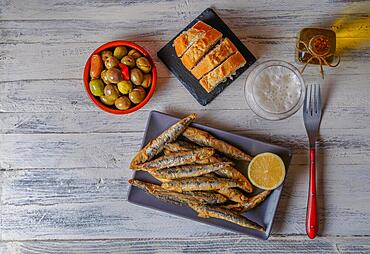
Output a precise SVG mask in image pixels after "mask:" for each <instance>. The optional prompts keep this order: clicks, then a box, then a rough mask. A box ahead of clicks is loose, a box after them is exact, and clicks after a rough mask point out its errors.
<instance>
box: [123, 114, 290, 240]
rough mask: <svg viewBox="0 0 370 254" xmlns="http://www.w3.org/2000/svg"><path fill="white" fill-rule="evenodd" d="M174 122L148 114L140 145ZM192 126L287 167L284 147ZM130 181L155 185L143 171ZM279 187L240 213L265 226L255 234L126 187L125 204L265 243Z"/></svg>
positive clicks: (162, 115)
mask: <svg viewBox="0 0 370 254" xmlns="http://www.w3.org/2000/svg"><path fill="white" fill-rule="evenodd" d="M178 120H179V118H176V117H173V116H169V115H167V114H164V113H161V112H157V111H151V113H150V116H149V119H148V122H147V126H146V130H145V133H144V139H143V143H142V146H145V145H146V144H147V143H148V142H149V141H150V140H152V139H154V138H156V137H157V136H158V135H160V134H161V133H162V132H163V131H164V130H166V129H168V128H169V127H170V126H171V125H173V124H174V123H176V122H177V121H178ZM192 126H194V127H197V128H199V129H202V130H205V131H208V132H209V133H211V134H212V135H213V136H215V137H216V138H219V139H222V140H224V141H226V142H228V143H230V144H232V145H234V146H236V147H238V148H240V149H241V150H243V151H245V152H247V153H248V154H250V155H256V154H259V153H263V152H272V153H275V154H277V155H279V156H280V157H281V158H282V159H283V161H284V164H285V167H286V169H288V166H289V163H290V160H291V157H292V153H291V151H290V150H289V149H287V148H284V147H281V146H277V145H272V144H268V143H264V142H261V141H258V140H255V139H251V138H247V137H244V136H240V135H236V134H232V133H229V132H226V131H222V130H218V129H214V128H211V127H208V126H205V125H200V124H195V123H194V124H192ZM237 166H238V168H239V169H243V170H242V172H245V171H246V170H245V169H246V168H247V164H245V163H244V164H243V163H238V165H237ZM133 178H135V179H139V180H143V181H146V182H151V183H157V184H158V183H159V182H158V181H157V180H156V179H155V178H153V177H152V176H151V175H150V174H149V173H147V172H144V171H135V172H134V174H133ZM282 188H283V185H281V186H280V187H278V188H277V189H275V190H274V191H273V192H272V193H271V194H270V196H269V197H268V198H266V200H265V201H264V202H263V203H262V204H261V205H259V206H257V207H256V208H254V209H252V210H251V211H248V212H246V213H245V214H244V216H245V217H247V218H248V219H250V220H251V221H254V222H256V223H258V224H260V225H263V226H265V227H266V232H265V233H263V232H259V231H257V230H254V229H250V228H245V227H241V226H238V225H236V224H233V223H230V222H227V221H224V220H220V219H213V218H209V219H204V218H200V217H198V216H197V214H196V213H195V212H194V211H193V210H192V209H190V208H188V207H184V206H178V205H174V204H171V203H166V202H164V201H161V200H159V199H157V198H155V197H153V196H152V195H150V194H148V193H146V192H145V191H143V190H141V189H139V188H137V187H134V186H131V187H130V190H129V192H128V201H129V202H131V203H134V204H137V205H141V206H145V207H150V208H153V209H156V210H160V211H164V212H167V213H170V214H174V215H177V216H181V217H184V218H188V219H191V220H195V221H198V222H202V223H205V224H209V225H213V226H217V227H220V228H224V229H227V230H231V231H234V232H238V233H243V234H247V235H251V236H254V237H257V238H260V239H265V240H266V239H267V238H268V237H269V235H270V232H271V229H272V223H273V220H274V217H275V212H276V209H277V206H278V202H279V199H280V195H281V191H282ZM260 191H261V190H259V189H257V188H256V190H255V193H258V192H260Z"/></svg>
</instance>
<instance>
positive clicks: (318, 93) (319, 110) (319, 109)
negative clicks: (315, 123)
mask: <svg viewBox="0 0 370 254" xmlns="http://www.w3.org/2000/svg"><path fill="white" fill-rule="evenodd" d="M317 90H318V91H317V110H318V113H319V114H321V91H320V85H317Z"/></svg>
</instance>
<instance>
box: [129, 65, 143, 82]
mask: <svg viewBox="0 0 370 254" xmlns="http://www.w3.org/2000/svg"><path fill="white" fill-rule="evenodd" d="M130 79H131V82H132V83H134V84H135V85H137V86H140V85H141V83H142V82H143V79H144V75H143V73H142V72H141V71H140V70H139V69H138V68H133V69H132V70H131V73H130Z"/></svg>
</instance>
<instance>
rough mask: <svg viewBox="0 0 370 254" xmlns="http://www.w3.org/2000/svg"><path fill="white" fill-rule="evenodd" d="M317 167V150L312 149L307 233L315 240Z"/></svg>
mask: <svg viewBox="0 0 370 254" xmlns="http://www.w3.org/2000/svg"><path fill="white" fill-rule="evenodd" d="M315 171H316V167H315V148H310V186H309V189H308V203H307V215H306V232H307V235H308V237H309V238H311V239H313V238H315V237H316V234H317V209H316V208H317V207H316V174H315V173H316V172H315Z"/></svg>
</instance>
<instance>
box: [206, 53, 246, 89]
mask: <svg viewBox="0 0 370 254" xmlns="http://www.w3.org/2000/svg"><path fill="white" fill-rule="evenodd" d="M245 64H246V60H245V59H244V57H243V55H242V54H241V53H240V52H239V51H238V52H236V53H235V54H233V55H231V56H230V57H229V58H227V59H226V60H225V61H224V62H223V63H222V64H220V65H219V66H218V67H216V68H215V69H214V70H213V71H211V72H209V73H208V74H207V75H205V76H204V77H203V78H202V79H201V80H200V81H199V83H200V84H201V85H202V87H203V88H204V89H205V90H206V91H207V92H208V93H210V92H211V91H212V90H213V89H215V87H216V86H217V85H218V84H220V83H221V82H223V81H225V80H226V79H227V78H228V77H230V76H231V75H232V74H234V73H235V71H236V70H237V69H239V68H240V67H242V66H244V65H245Z"/></svg>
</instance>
